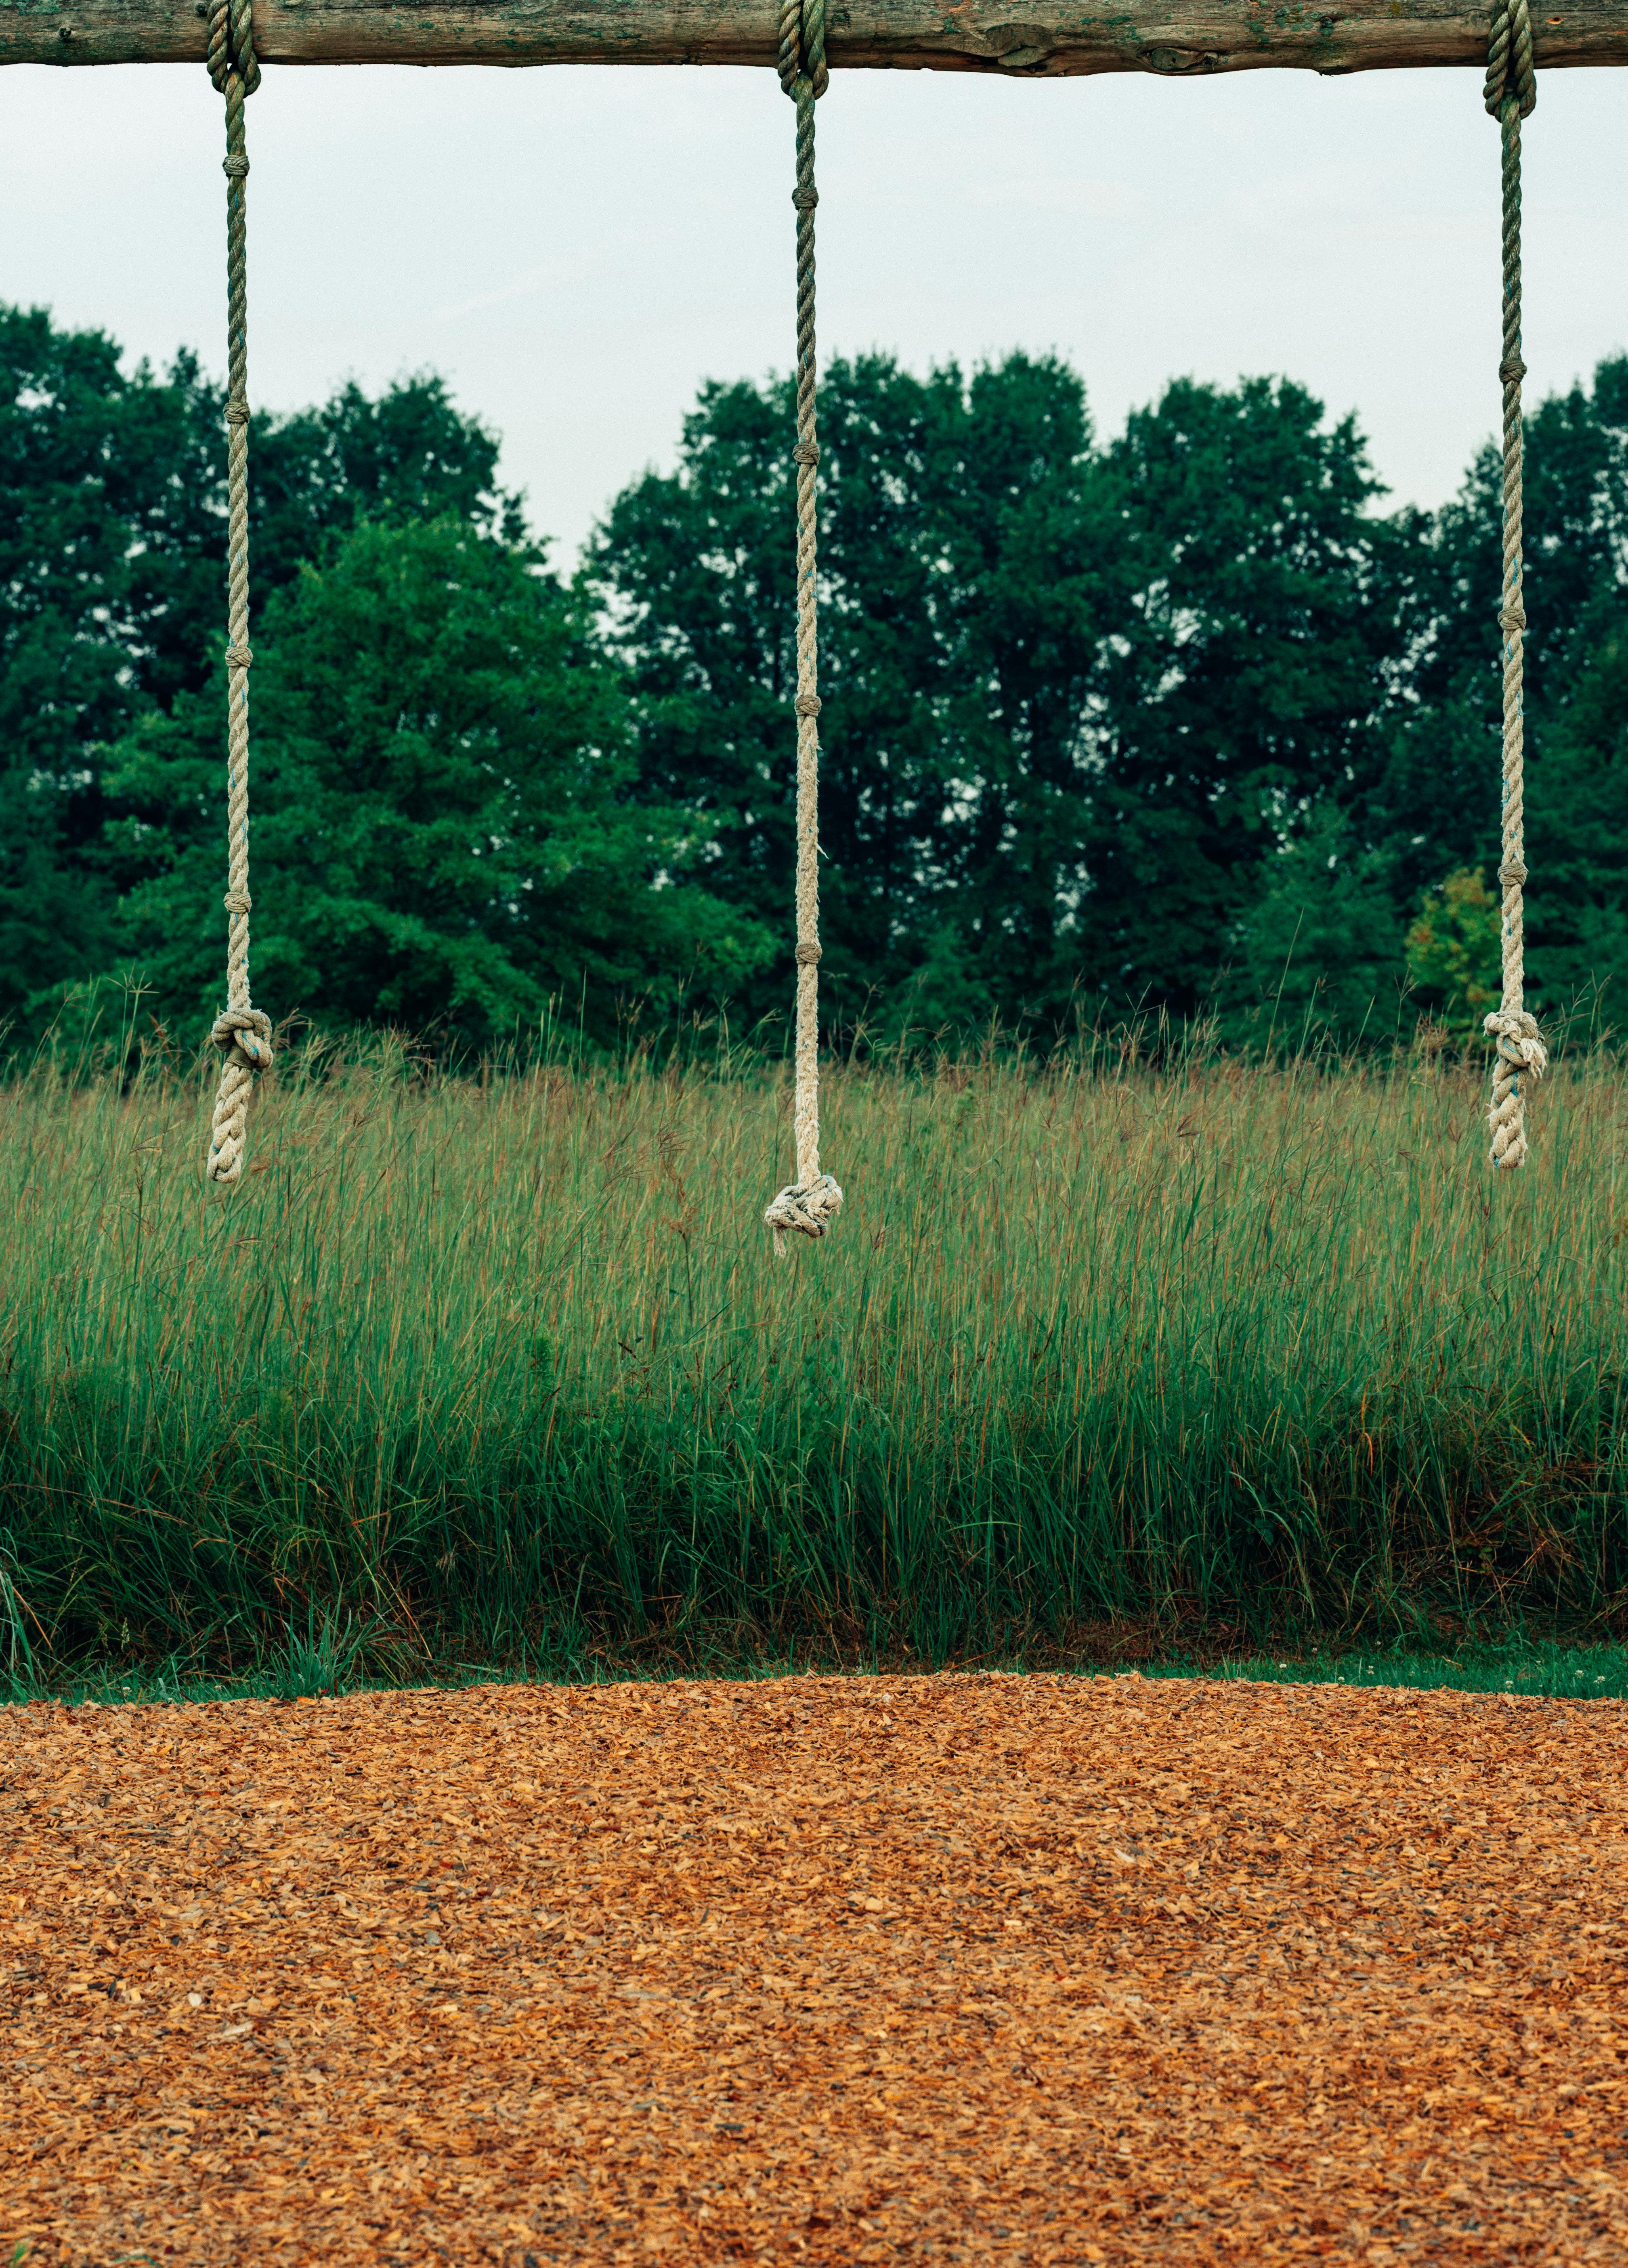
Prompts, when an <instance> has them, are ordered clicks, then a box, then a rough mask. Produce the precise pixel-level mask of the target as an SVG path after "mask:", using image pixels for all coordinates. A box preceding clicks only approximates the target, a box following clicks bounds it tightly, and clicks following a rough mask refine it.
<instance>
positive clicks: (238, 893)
mask: <svg viewBox="0 0 1628 2268" xmlns="http://www.w3.org/2000/svg"><path fill="white" fill-rule="evenodd" d="M221 903H222V905H223V906H225V909H226V911H227V912H228V913H229V914H252V913H253V912H254V899H253V898H251V897H250V895H249V894H248V892H247V890H228V891H227V893H226V895H225V897H224V898H223V899H222V900H221ZM215 1044H216V1046H217V1047H222V1046H225V1045H226V1044H227V1042H224V1041H222V1040H219V1039H217V1041H216V1042H215Z"/></svg>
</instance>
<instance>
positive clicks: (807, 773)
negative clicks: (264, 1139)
mask: <svg viewBox="0 0 1628 2268" xmlns="http://www.w3.org/2000/svg"><path fill="white" fill-rule="evenodd" d="M1025 4H1026V9H1027V13H1026V15H1025V17H1024V19H1023V20H1022V21H1021V22H1017V21H1009V20H1006V18H1005V16H1004V14H1003V11H1002V9H1001V7H1000V4H999V0H956V4H954V5H950V6H936V7H935V6H933V5H932V4H930V0H855V4H853V5H851V6H845V7H843V9H842V10H841V11H834V12H833V14H832V17H831V20H830V26H829V50H830V52H829V57H828V26H827V20H826V0H780V6H779V12H778V15H776V14H775V13H774V12H773V0H448V4H446V5H445V6H441V7H436V8H434V9H433V10H432V9H431V8H430V7H428V6H424V5H419V6H416V7H414V8H412V9H410V10H397V9H385V8H380V7H378V6H377V5H376V4H371V0H316V4H314V5H313V4H312V0H260V4H259V5H258V7H257V6H256V5H255V0H83V4H77V5H76V4H74V0H0V63H63V64H77V63H196V62H199V61H202V62H203V63H206V64H207V67H208V70H209V74H210V79H211V80H212V81H213V83H214V85H215V87H216V89H217V92H219V93H220V94H221V95H222V97H223V98H224V99H225V112H226V157H225V174H226V274H227V316H226V339H227V395H226V408H225V422H226V433H227V499H228V507H227V508H228V535H227V644H226V650H225V660H226V729H227V743H226V744H227V758H226V826H227V887H226V895H225V901H224V903H225V911H226V915H227V917H228V928H227V944H226V1006H225V1010H224V1011H223V1012H222V1013H221V1014H220V1015H219V1016H218V1017H217V1019H216V1021H215V1024H214V1027H213V1029H212V1031H211V1033H210V1037H211V1039H212V1040H213V1042H214V1043H215V1045H216V1046H217V1048H219V1049H220V1050H221V1054H222V1064H221V1077H220V1085H219V1088H218V1091H217V1094H216V1099H215V1108H214V1116H213V1122H212V1126H211V1131H210V1152H209V1160H208V1165H207V1167H206V1172H207V1175H208V1177H209V1179H210V1181H213V1182H223V1183H230V1182H235V1181H236V1180H237V1179H238V1177H239V1175H240V1173H241V1172H242V1170H243V1151H244V1141H245V1135H246V1130H247V1119H248V1105H249V1099H250V1095H251V1094H252V1092H253V1089H254V1082H255V1079H257V1078H258V1076H259V1074H260V1073H261V1072H262V1071H264V1070H266V1069H267V1068H268V1067H269V1064H270V1062H271V1057H272V1027H271V1020H270V1018H269V1016H268V1015H267V1014H266V1013H265V1011H264V1010H263V1009H261V1008H256V1007H255V1006H254V1004H253V1001H252V999H251V997H250V992H249V967H248V954H249V913H250V908H251V900H250V897H249V887H248V821H249V730H248V680H249V666H250V663H251V661H252V659H253V655H252V653H251V652H250V648H249V642H248V630H249V578H248V428H249V405H248V282H247V233H246V209H247V180H248V170H249V163H248V155H247V146H246V141H245V133H244V110H245V106H246V104H247V99H248V97H249V96H250V95H251V94H253V93H254V90H255V88H256V87H257V86H258V85H260V77H261V66H262V63H423V64H450V63H485V64H489V65H499V66H505V67H511V68H512V67H516V66H525V65H531V64H538V63H733V64H756V65H765V64H769V63H772V64H773V65H774V67H775V68H776V70H777V72H778V74H779V79H780V85H781V87H782V89H783V91H784V92H785V93H786V94H787V95H788V96H790V98H791V99H792V103H793V105H794V106H795V112H796V153H797V154H796V185H795V187H794V188H793V189H792V203H793V205H794V206H795V208H796V211H797V227H796V274H797V438H796V442H795V445H794V446H793V448H792V460H793V461H794V463H795V464H796V467H797V537H796V542H797V691H796V695H795V697H794V700H793V703H792V707H793V711H794V714H795V718H796V733H797V864H796V932H797V933H796V949H795V956H794V958H795V966H796V972H797V976H796V985H797V1017H796V1043H795V1084H794V1104H793V1125H794V1130H795V1140H796V1177H795V1179H794V1180H793V1181H792V1182H788V1183H787V1185H786V1186H785V1188H784V1189H781V1190H780V1191H779V1193H778V1194H777V1196H776V1197H775V1198H774V1200H773V1202H772V1204H770V1206H769V1208H768V1210H767V1211H766V1212H765V1213H764V1216H763V1218H764V1219H765V1221H766V1222H767V1223H768V1225H769V1226H770V1228H771V1229H772V1230H773V1231H774V1241H775V1249H776V1250H777V1252H779V1253H784V1252H785V1249H786V1243H785V1240H786V1236H787V1234H788V1233H793V1232H794V1233H798V1234H799V1235H803V1236H807V1237H812V1238H819V1237H821V1236H823V1235H824V1234H825V1233H826V1231H827V1229H828V1228H829V1226H830V1223H831V1220H832V1219H833V1218H834V1216H835V1214H836V1211H837V1209H838V1207H839V1206H840V1205H841V1204H842V1201H843V1193H842V1190H841V1189H840V1188H839V1187H838V1186H837V1184H836V1182H835V1181H834V1180H833V1179H832V1177H831V1176H830V1175H829V1174H826V1173H822V1172H821V1169H820V1088H819V1021H818V969H819V962H820V904H819V876H818V871H817V858H818V851H819V814H818V804H819V751H820V733H819V716H820V695H819V689H818V677H819V673H818V635H817V634H818V592H817V582H816V570H817V560H816V529H815V512H816V497H817V476H818V468H819V463H820V445H819V438H818V435H817V431H816V426H815V416H814V370H815V361H814V211H815V208H816V207H817V205H818V203H819V201H820V198H819V191H818V189H817V188H816V187H815V182H814V105H815V104H816V102H818V100H819V99H820V98H821V95H822V94H824V93H825V92H826V89H827V87H828V85H829V64H830V63H836V65H838V66H839V67H841V68H844V69H854V68H860V69H883V70H889V69H890V70H991V71H1000V72H1004V73H1005V74H1006V75H1007V76H1008V77H1019V78H1045V77H1076V76H1082V75H1087V74H1094V73H1096V72H1100V71H1125V70H1143V71H1152V72H1154V73H1157V74H1159V75H1160V76H1162V77H1207V76H1212V75H1214V74H1216V73H1218V72H1224V71H1232V70H1256V69H1259V68H1263V67H1266V66H1271V65H1277V66H1281V67H1286V68H1289V69H1298V70H1315V71H1317V72H1319V73H1321V74H1322V75H1323V76H1324V77H1341V76H1344V74H1346V73H1348V72H1351V71H1357V70H1395V69H1400V68H1406V67H1419V66H1432V65H1433V66H1442V65H1455V64H1456V65H1465V64H1476V65H1480V64H1484V66H1485V70H1486V84H1485V90H1484V99H1485V107H1486V109H1487V111H1488V113H1489V114H1491V116H1492V118H1494V119H1495V120H1496V121H1497V122H1498V126H1499V133H1500V136H1501V143H1502V188H1503V347H1502V354H1501V357H1500V360H1499V373H1498V374H1499V381H1500V383H1501V386H1502V388H1503V571H1502V578H1501V586H1500V590H1499V615H1498V619H1499V630H1500V632H1501V639H1502V644H1501V652H1502V668H1503V758H1502V773H1503V793H1502V812H1503V854H1502V858H1501V861H1500V863H1499V882H1500V884H1501V886H1502V890H1503V909H1502V959H1503V991H1502V998H1501V1000H1500V1003H1499V1006H1498V1008H1497V1009H1496V1010H1494V1011H1493V1013H1492V1014H1490V1015H1489V1016H1488V1017H1487V1019H1486V1029H1487V1031H1488V1033H1489V1035H1491V1036H1492V1039H1493V1040H1494V1042H1496V1049H1497V1053H1496V1058H1495V1064H1494V1070H1493V1080H1492V1103H1491V1108H1490V1113H1489V1118H1490V1124H1491V1129H1492V1149H1491V1152H1490V1162H1491V1163H1492V1165H1493V1166H1494V1167H1499V1168H1500V1169H1505V1170H1507V1169H1510V1168H1513V1167H1516V1166H1519V1165H1521V1163H1522V1162H1523V1161H1524V1160H1525V1157H1526V1151H1527V1134H1526V1093H1525V1084H1526V1083H1530V1082H1531V1081H1535V1080H1536V1079H1538V1078H1540V1077H1541V1076H1542V1073H1543V1068H1544V1065H1545V1063H1546V1061H1547V1056H1546V1053H1545V1049H1544V1047H1543V1038H1542V1035H1540V1033H1539V1031H1538V1027H1537V1023H1536V1019H1535V1018H1534V1017H1533V1016H1532V1015H1531V1013H1529V1010H1528V1009H1527V1006H1526V1002H1525V980H1524V970H1523V921H1522V900H1521V891H1522V886H1523V884H1524V883H1525V881H1526V879H1527V869H1526V862H1525V858H1524V855H1523V854H1524V849H1525V835H1524V827H1523V815H1522V799H1523V798H1522V770H1523V729H1522V718H1521V674H1522V640H1523V637H1524V634H1525V630H1526V614H1525V609H1524V607H1523V604H1522V576H1521V440H1522V422H1521V379H1523V378H1524V377H1525V375H1526V365H1525V364H1524V363H1523V362H1522V361H1521V120H1522V119H1523V118H1525V117H1527V116H1528V115H1529V114H1530V112H1531V110H1532V107H1533V105H1534V103H1535V102H1536V95H1537V83H1536V66H1537V64H1538V63H1542V64H1543V67H1544V68H1545V69H1552V68H1555V67H1557V66H1560V65H1567V64H1602V63H1628V0H1583V4H1580V5H1575V6H1571V7H1569V8H1568V9H1567V11H1566V12H1565V13H1564V14H1562V15H1552V16H1544V17H1542V18H1539V20H1538V22H1537V24H1536V26H1535V25H1534V23H1533V20H1532V16H1531V12H1530V5H1529V0H1492V14H1491V18H1490V21H1489V19H1488V18H1487V17H1486V16H1485V15H1484V14H1482V13H1481V12H1480V11H1472V10H1470V9H1468V8H1465V7H1463V6H1462V4H1460V0H1340V4H1338V5H1337V6H1335V5H1330V6H1329V7H1328V8H1326V9H1325V11H1323V12H1322V13H1314V12H1313V11H1311V10H1309V9H1308V8H1305V7H1301V6H1299V5H1296V6H1293V7H1290V8H1285V9H1269V8H1268V7H1267V6H1266V5H1265V4H1264V0H1129V4H1128V5H1124V6H1122V7H1121V8H1119V9H1118V10H1117V11H1116V12H1114V13H1112V14H1111V15H1109V14H1104V15H1101V16H1087V15H1086V14H1085V13H1083V12H1081V11H1076V10H1073V9H1071V8H1070V7H1069V6H1068V5H1066V4H1065V0H1025ZM1523 1074H1524V1075H1525V1083H1523V1076H1522V1075H1523Z"/></svg>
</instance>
